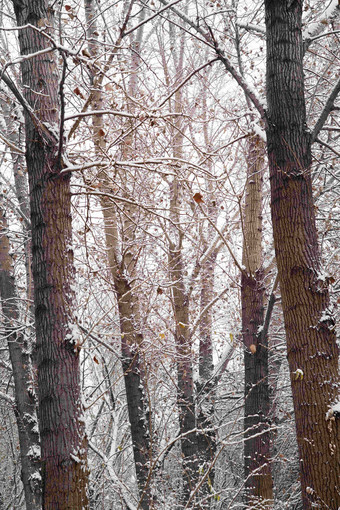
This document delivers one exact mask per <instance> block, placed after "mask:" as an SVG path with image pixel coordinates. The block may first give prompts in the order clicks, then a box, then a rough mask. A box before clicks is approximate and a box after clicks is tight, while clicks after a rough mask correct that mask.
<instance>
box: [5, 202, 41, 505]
mask: <svg viewBox="0 0 340 510" xmlns="http://www.w3.org/2000/svg"><path fill="white" fill-rule="evenodd" d="M0 297H1V308H2V313H3V317H4V327H5V331H6V335H7V342H8V349H9V355H10V360H11V365H12V371H13V381H14V388H15V417H16V421H17V426H18V435H19V444H20V459H21V479H22V483H23V486H24V494H25V503H26V510H39V508H41V475H40V441H39V433H38V422H37V413H36V399H35V391H34V382H33V374H32V365H31V359H30V348H29V345H28V340H27V339H26V338H25V335H24V333H23V332H22V330H21V331H20V329H19V320H20V311H19V308H18V296H17V293H16V288H15V281H14V272H13V264H12V259H11V256H10V245H9V239H8V237H7V221H6V217H5V215H4V211H3V208H2V204H0Z"/></svg>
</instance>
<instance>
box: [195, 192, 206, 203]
mask: <svg viewBox="0 0 340 510" xmlns="http://www.w3.org/2000/svg"><path fill="white" fill-rule="evenodd" d="M192 198H193V199H194V200H195V202H196V204H202V203H203V202H204V200H203V197H202V195H201V193H195V194H194V196H193V197H192Z"/></svg>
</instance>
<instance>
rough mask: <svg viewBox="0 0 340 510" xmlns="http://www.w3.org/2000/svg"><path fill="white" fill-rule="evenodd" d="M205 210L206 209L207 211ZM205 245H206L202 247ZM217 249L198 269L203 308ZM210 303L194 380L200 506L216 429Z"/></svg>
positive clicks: (210, 478) (209, 296)
mask: <svg viewBox="0 0 340 510" xmlns="http://www.w3.org/2000/svg"><path fill="white" fill-rule="evenodd" d="M208 214H209V213H208ZM207 248H208V246H206V249H207ZM216 258H217V251H216V250H215V251H214V252H213V253H212V254H211V256H210V257H209V258H208V259H207V261H206V262H205V264H204V266H203V267H202V269H201V296H200V298H201V299H200V307H201V311H203V310H204V309H205V308H206V307H207V306H208V305H209V303H211V301H212V300H213V298H214V272H215V266H216ZM212 325H213V314H212V307H211V308H209V309H208V310H207V311H206V312H205V313H204V314H203V315H202V317H201V322H200V336H199V338H200V343H199V368H198V370H199V382H198V384H197V429H198V432H197V450H198V452H197V456H198V463H199V466H200V474H201V475H203V476H205V475H206V474H207V472H208V475H207V477H206V478H205V482H204V484H203V487H202V489H201V495H202V497H203V499H202V497H201V501H200V504H201V508H202V509H205V508H207V509H208V508H210V499H211V495H212V493H213V485H214V478H215V467H214V459H215V454H216V431H215V428H214V427H215V423H214V415H215V396H216V382H215V378H214V362H213V344H212Z"/></svg>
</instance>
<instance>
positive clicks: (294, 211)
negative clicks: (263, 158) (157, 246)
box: [265, 0, 340, 509]
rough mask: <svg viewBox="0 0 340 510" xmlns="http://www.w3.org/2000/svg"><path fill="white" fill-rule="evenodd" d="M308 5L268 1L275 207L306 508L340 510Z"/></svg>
mask: <svg viewBox="0 0 340 510" xmlns="http://www.w3.org/2000/svg"><path fill="white" fill-rule="evenodd" d="M302 4H303V2H302V1H301V0H296V1H288V0H285V1H282V0H274V1H273V0H266V1H265V9H266V27H267V102H268V126H267V140H268V157H269V166H270V180H271V206H272V222H273V230H274V242H275V252H276V260H277V265H278V274H279V280H280V287H281V294H282V308H283V314H284V321H285V329H286V337H287V354H288V362H289V369H290V374H291V384H292V393H293V401H294V410H295V422H296V434H297V442H298V448H299V456H300V472H301V486H302V498H303V507H304V509H310V508H325V509H326V508H329V509H333V508H338V507H339V505H340V484H339V475H340V464H339V455H340V453H339V448H340V420H339V418H336V417H335V416H333V415H332V412H331V411H330V409H331V406H332V404H333V403H334V402H335V401H336V400H337V399H338V398H339V374H338V347H337V345H336V338H335V331H334V321H333V318H332V313H331V311H330V310H329V291H328V283H327V278H326V276H325V275H323V273H322V271H321V263H320V253H319V248H318V238H317V230H316V225H315V214H314V204H313V196H312V185H311V175H310V165H311V146H310V134H309V132H308V131H307V129H306V113H305V96H304V77H303V62H302V57H303V44H302V36H301V25H302V22H301V17H302Z"/></svg>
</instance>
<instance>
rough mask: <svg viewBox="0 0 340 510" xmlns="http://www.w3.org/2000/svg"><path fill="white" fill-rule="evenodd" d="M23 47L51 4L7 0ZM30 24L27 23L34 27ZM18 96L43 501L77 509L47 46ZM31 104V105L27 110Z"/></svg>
mask: <svg viewBox="0 0 340 510" xmlns="http://www.w3.org/2000/svg"><path fill="white" fill-rule="evenodd" d="M13 4H14V9H15V14H16V18H17V24H18V26H20V27H24V28H22V29H20V30H19V44H20V50H21V54H22V55H26V54H32V53H36V52H41V50H44V49H46V48H47V47H48V46H49V45H50V42H49V40H48V38H46V37H45V36H44V34H43V33H42V27H46V28H45V31H46V33H47V34H48V35H49V36H52V37H53V11H52V9H50V8H49V6H48V2H47V1H45V0H38V1H32V0H21V1H17V0H14V1H13ZM34 26H35V27H37V29H34V28H33V27H34ZM21 68H22V81H23V85H24V90H25V98H26V101H27V103H28V104H29V105H30V107H31V109H32V110H31V111H29V110H28V109H25V125H26V161H27V169H28V174H29V187H30V204H31V223H32V260H33V278H34V301H35V318H36V336H37V363H38V393H39V426H40V436H41V464H42V486H43V508H44V509H57V508H60V509H61V508H62V509H73V510H76V509H83V508H87V507H88V501H87V461H86V458H87V453H86V435H85V429H84V419H83V406H82V402H81V395H80V378H79V351H80V349H79V339H78V338H77V333H76V332H75V328H74V327H73V318H72V310H73V308H74V293H73V291H72V282H73V278H74V268H73V252H72V231H71V229H72V225H71V212H70V208H71V195H70V176H69V175H68V174H66V175H65V174H62V175H60V171H61V160H62V158H61V152H62V150H61V149H62V147H61V145H60V143H59V137H58V136H57V135H55V134H54V133H55V132H56V131H58V129H59V101H58V91H59V81H58V70H57V61H56V57H55V54H54V52H49V53H45V54H43V53H40V54H38V55H36V56H35V57H34V58H30V59H27V60H24V61H23V62H22V64H21ZM32 112H33V113H32Z"/></svg>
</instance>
